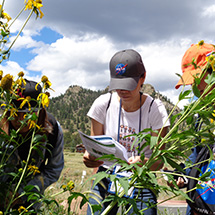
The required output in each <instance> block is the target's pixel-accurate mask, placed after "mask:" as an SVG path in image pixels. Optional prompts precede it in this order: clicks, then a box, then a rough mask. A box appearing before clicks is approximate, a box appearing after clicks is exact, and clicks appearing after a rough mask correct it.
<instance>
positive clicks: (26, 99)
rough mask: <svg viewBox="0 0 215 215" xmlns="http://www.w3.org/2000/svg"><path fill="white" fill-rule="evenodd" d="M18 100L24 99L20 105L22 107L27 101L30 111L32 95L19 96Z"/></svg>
mask: <svg viewBox="0 0 215 215" xmlns="http://www.w3.org/2000/svg"><path fill="white" fill-rule="evenodd" d="M17 100H18V101H20V100H23V101H22V103H21V105H20V106H19V108H20V109H22V107H23V106H24V105H25V104H26V103H27V104H28V109H29V111H30V110H31V104H30V101H31V97H30V96H26V98H18V99H17Z"/></svg>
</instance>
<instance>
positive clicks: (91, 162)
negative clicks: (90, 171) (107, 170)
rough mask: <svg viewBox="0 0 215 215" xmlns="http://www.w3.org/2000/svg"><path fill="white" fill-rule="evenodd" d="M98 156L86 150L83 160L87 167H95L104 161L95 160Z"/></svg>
mask: <svg viewBox="0 0 215 215" xmlns="http://www.w3.org/2000/svg"><path fill="white" fill-rule="evenodd" d="M95 159H96V157H94V156H91V155H90V154H89V153H88V151H85V153H84V156H83V162H84V164H85V166H86V167H90V168H95V167H99V166H101V165H102V164H103V163H104V162H103V161H100V160H95Z"/></svg>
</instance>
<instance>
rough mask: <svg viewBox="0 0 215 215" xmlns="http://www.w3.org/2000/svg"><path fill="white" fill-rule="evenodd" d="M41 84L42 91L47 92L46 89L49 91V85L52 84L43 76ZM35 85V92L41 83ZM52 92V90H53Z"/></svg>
mask: <svg viewBox="0 0 215 215" xmlns="http://www.w3.org/2000/svg"><path fill="white" fill-rule="evenodd" d="M41 82H42V83H43V89H45V90H47V89H51V90H53V89H52V88H51V85H52V83H51V82H50V81H49V79H48V78H47V76H45V75H43V76H42V78H41ZM41 82H39V83H37V84H36V86H35V89H36V90H37V86H38V85H39V84H40V83H41ZM53 91H54V90H53Z"/></svg>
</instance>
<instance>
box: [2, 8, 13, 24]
mask: <svg viewBox="0 0 215 215" xmlns="http://www.w3.org/2000/svg"><path fill="white" fill-rule="evenodd" d="M1 7H2V6H1V5H0V10H1ZM1 18H3V19H7V21H8V22H9V21H10V20H11V17H10V16H9V15H8V14H7V13H5V12H4V10H2V13H1Z"/></svg>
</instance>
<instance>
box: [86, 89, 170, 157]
mask: <svg viewBox="0 0 215 215" xmlns="http://www.w3.org/2000/svg"><path fill="white" fill-rule="evenodd" d="M144 95H146V96H147V98H146V100H145V102H144V104H143V105H142V106H141V109H138V110H137V111H134V112H126V111H125V110H124V109H123V108H121V114H120V102H119V100H118V95H117V93H116V92H114V93H112V96H110V93H107V94H103V95H101V96H99V97H98V98H97V99H96V100H95V101H94V103H93V105H92V106H91V108H90V110H89V112H88V114H87V115H88V116H89V117H90V118H92V119H94V120H96V121H97V122H99V123H101V124H102V125H104V134H105V135H109V136H111V137H113V138H114V139H115V140H117V141H118V142H119V143H121V144H122V145H123V146H124V147H125V148H126V149H127V152H128V157H131V155H132V151H134V152H135V155H137V150H136V147H137V146H138V145H135V146H134V148H133V149H132V150H131V145H132V142H133V141H134V139H135V137H134V136H133V137H132V136H131V137H125V136H127V135H131V134H134V133H136V134H138V133H139V123H140V121H139V120H140V116H141V130H140V131H142V130H143V129H146V128H151V129H152V130H157V129H160V128H162V127H163V126H164V123H165V126H169V125H170V123H169V120H167V118H168V114H167V112H166V109H165V107H164V105H163V103H162V102H161V101H160V100H159V99H155V100H154V101H153V98H152V97H151V96H149V95H147V94H144ZM110 99H111V100H110ZM109 101H110V103H109ZM152 101H153V102H152ZM108 103H109V107H108V109H107V106H108ZM140 111H141V113H140ZM119 114H120V120H119ZM119 121H120V125H119ZM119 127H120V129H119ZM118 130H119V135H118ZM118 136H119V138H118ZM118 139H119V140H118ZM142 144H143V142H142V143H141V145H142ZM141 145H140V146H141ZM141 153H144V154H145V157H148V158H149V157H150V156H151V154H152V151H151V150H150V148H149V146H147V147H145V148H144V149H143V151H141Z"/></svg>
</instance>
